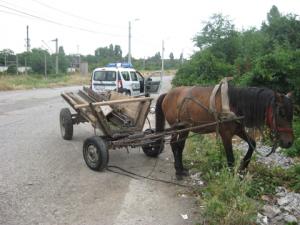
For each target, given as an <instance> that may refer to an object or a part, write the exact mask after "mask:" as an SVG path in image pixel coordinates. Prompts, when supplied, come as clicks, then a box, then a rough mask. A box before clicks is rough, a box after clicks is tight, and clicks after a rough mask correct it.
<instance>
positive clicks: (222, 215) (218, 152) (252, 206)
mask: <svg viewBox="0 0 300 225" xmlns="http://www.w3.org/2000/svg"><path fill="white" fill-rule="evenodd" d="M186 151H187V154H186V155H185V160H184V163H185V165H186V166H188V167H189V168H190V169H191V170H192V171H201V173H202V177H203V178H204V179H205V181H206V183H207V186H206V187H205V188H201V189H199V190H197V191H198V193H199V194H200V196H201V200H200V204H201V205H204V209H201V210H200V209H199V210H200V213H201V214H202V215H203V220H204V224H212V225H213V224H224V225H234V224H239V225H243V224H254V223H255V220H256V214H257V207H258V205H257V203H256V202H255V201H254V200H253V199H252V198H250V197H249V196H248V195H247V193H248V192H249V190H250V185H249V184H250V183H251V177H250V176H246V178H245V179H240V177H239V176H238V175H237V173H236V172H233V171H230V170H228V168H227V161H226V157H225V155H224V153H223V152H224V150H223V148H222V146H221V145H220V144H219V143H218V141H216V139H215V138H214V137H211V136H194V137H192V138H190V139H188V143H187V145H186ZM236 156H237V158H238V160H237V161H239V155H238V154H237V153H236ZM237 164H238V163H237Z"/></svg>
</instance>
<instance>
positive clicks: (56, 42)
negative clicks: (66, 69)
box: [52, 38, 58, 74]
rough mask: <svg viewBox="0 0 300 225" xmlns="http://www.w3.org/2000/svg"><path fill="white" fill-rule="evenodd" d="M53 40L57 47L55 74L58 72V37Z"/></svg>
mask: <svg viewBox="0 0 300 225" xmlns="http://www.w3.org/2000/svg"><path fill="white" fill-rule="evenodd" d="M52 41H55V49H56V51H55V52H56V53H55V54H56V57H55V74H58V39H57V38H56V39H54V40H52Z"/></svg>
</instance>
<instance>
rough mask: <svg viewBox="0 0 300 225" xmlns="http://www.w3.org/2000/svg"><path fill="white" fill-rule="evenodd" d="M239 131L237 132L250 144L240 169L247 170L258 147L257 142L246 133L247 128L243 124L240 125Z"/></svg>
mask: <svg viewBox="0 0 300 225" xmlns="http://www.w3.org/2000/svg"><path fill="white" fill-rule="evenodd" d="M237 131H238V132H237V133H236V134H237V135H238V136H239V137H240V138H242V139H243V140H244V141H246V142H247V144H248V146H249V148H248V151H247V153H246V155H245V156H244V158H243V161H242V162H241V165H240V170H241V171H242V170H245V169H246V168H247V167H248V165H249V163H250V160H251V157H252V154H253V151H254V149H255V148H256V142H255V141H254V140H253V138H251V137H250V136H249V135H248V134H247V133H246V131H245V128H244V127H243V126H240V127H239V129H237Z"/></svg>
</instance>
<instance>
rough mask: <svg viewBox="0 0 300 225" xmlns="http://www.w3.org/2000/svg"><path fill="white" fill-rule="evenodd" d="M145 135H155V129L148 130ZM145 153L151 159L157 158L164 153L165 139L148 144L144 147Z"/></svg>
mask: <svg viewBox="0 0 300 225" xmlns="http://www.w3.org/2000/svg"><path fill="white" fill-rule="evenodd" d="M145 133H146V134H147V133H149V134H152V133H154V130H153V129H147V130H145ZM142 149H143V152H144V153H145V155H146V156H149V157H157V156H158V155H159V154H160V153H162V151H163V149H164V142H163V139H159V140H157V141H154V142H152V143H149V144H146V145H143V146H142Z"/></svg>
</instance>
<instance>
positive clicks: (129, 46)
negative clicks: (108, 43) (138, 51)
mask: <svg viewBox="0 0 300 225" xmlns="http://www.w3.org/2000/svg"><path fill="white" fill-rule="evenodd" d="M139 20H140V19H139V18H136V19H134V20H133V21H139ZM128 63H130V64H131V21H129V23H128Z"/></svg>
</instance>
